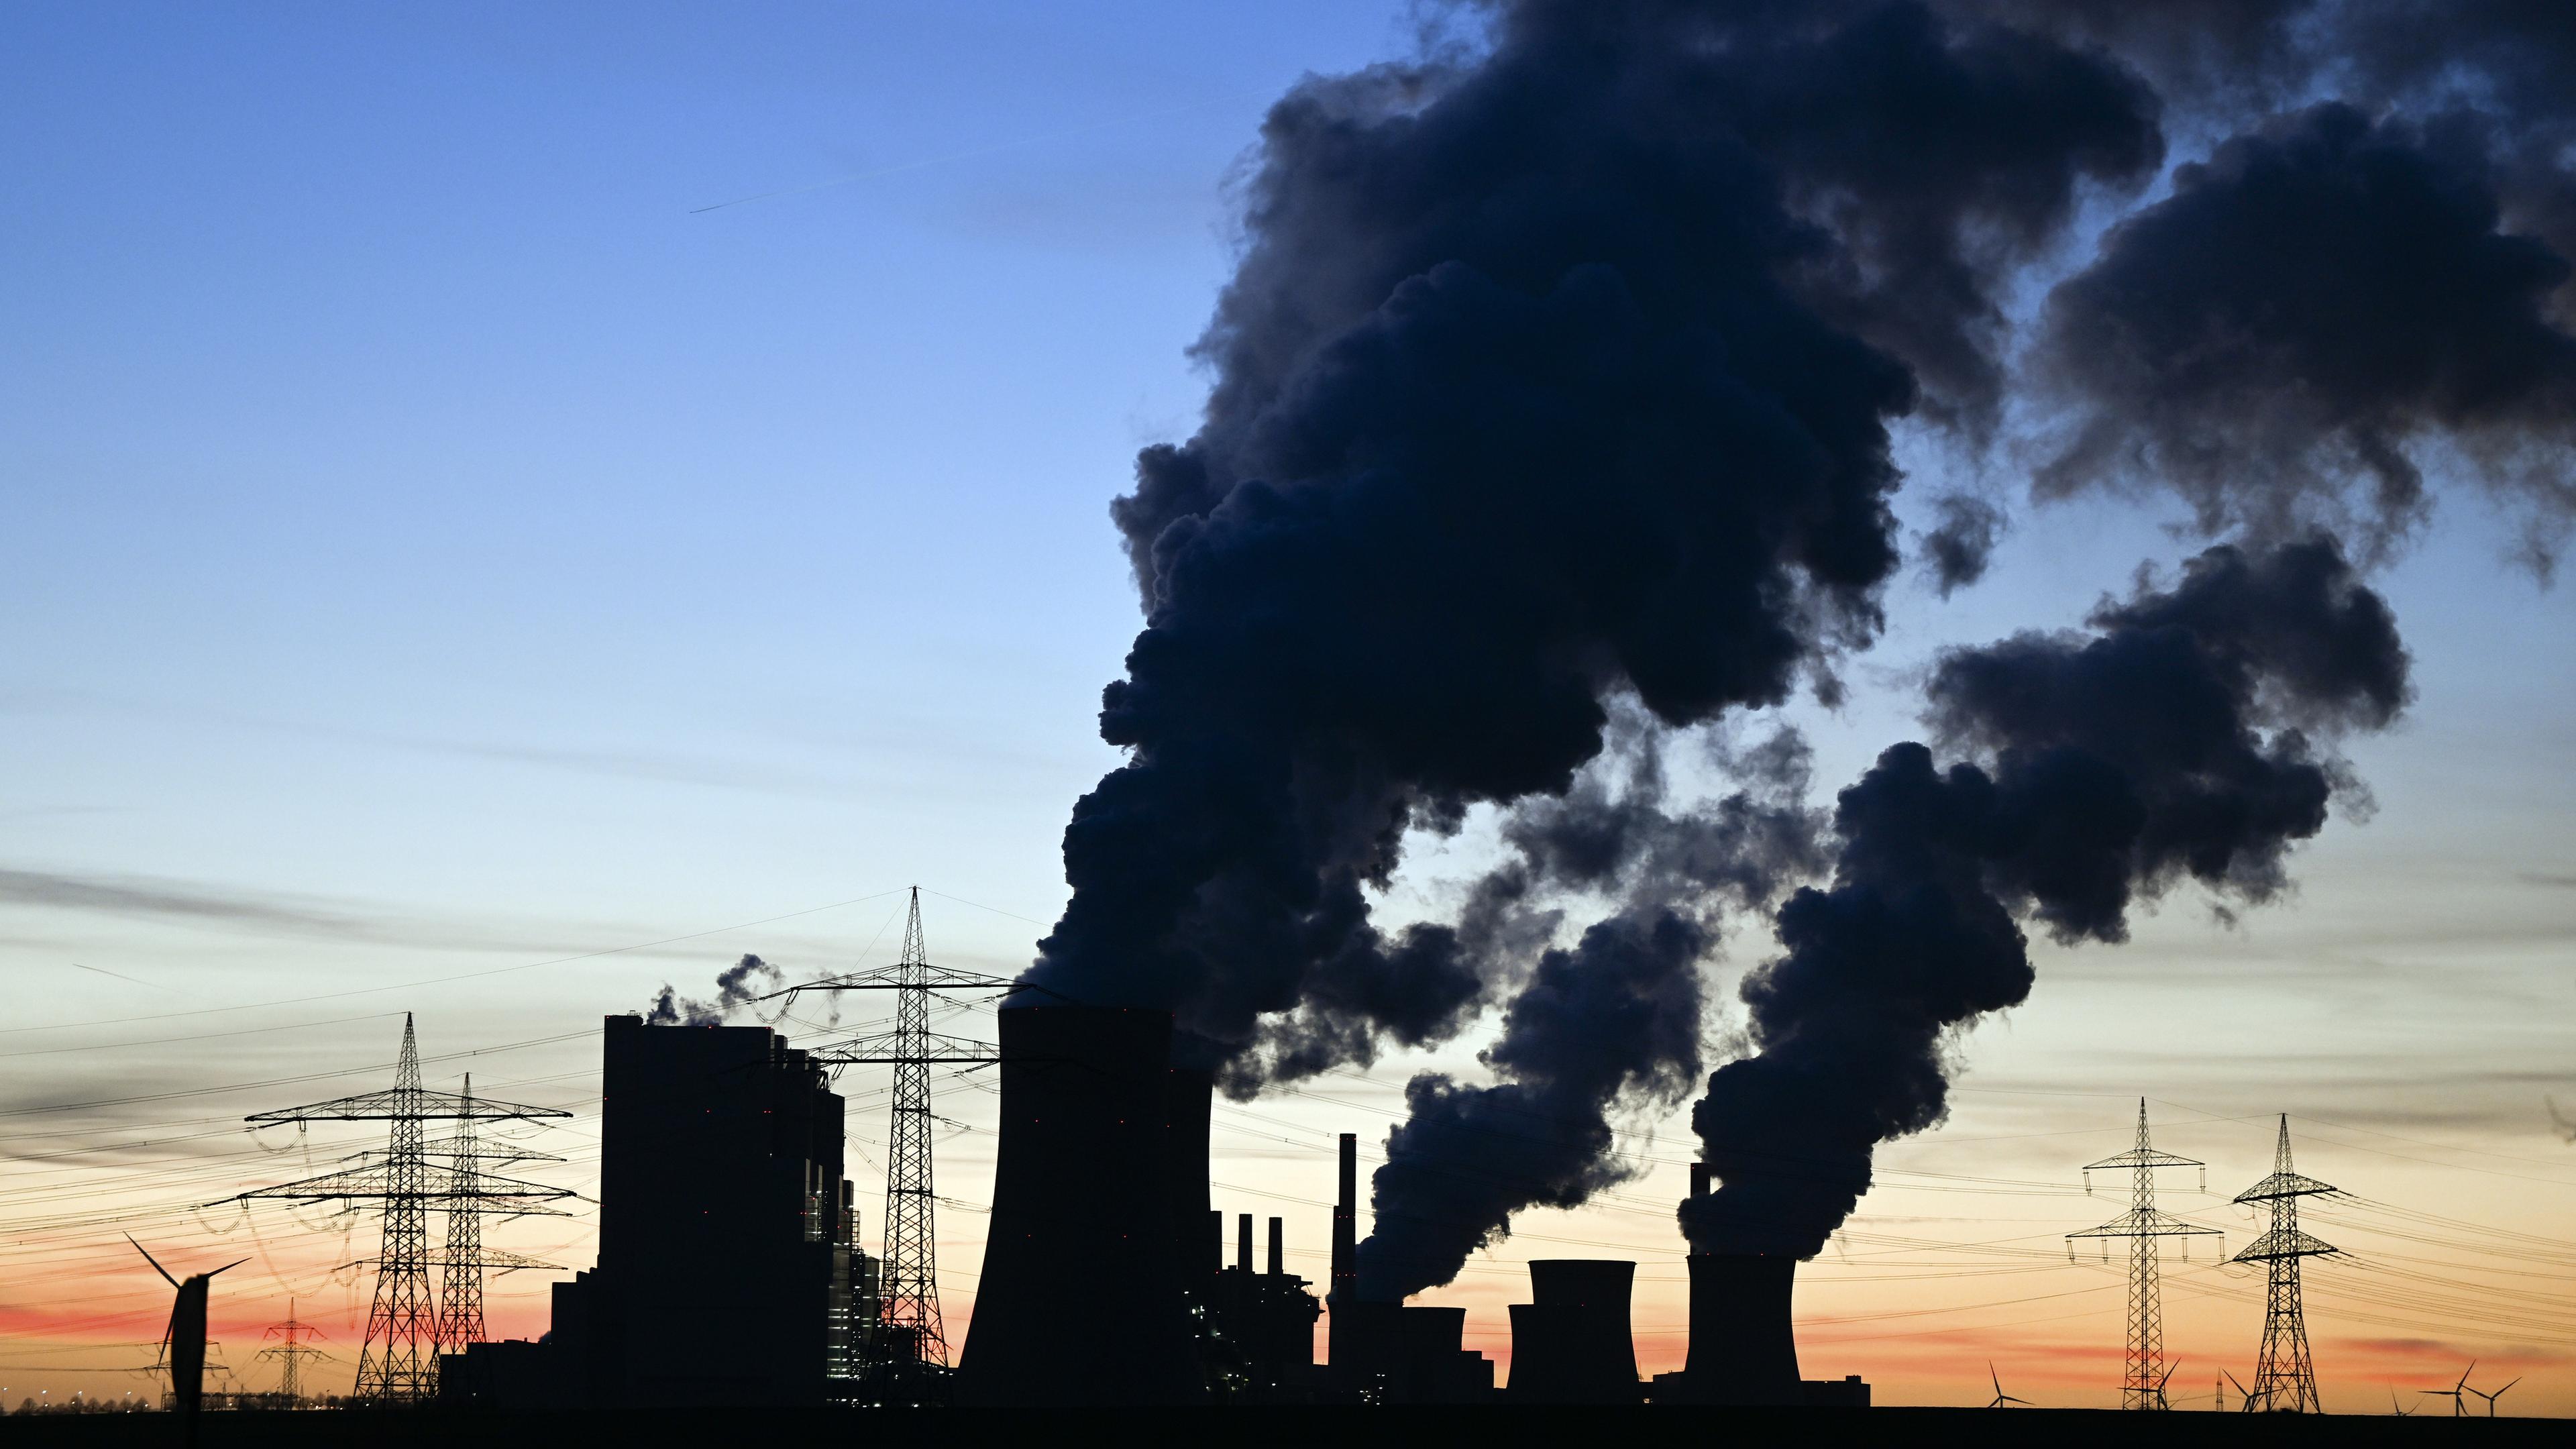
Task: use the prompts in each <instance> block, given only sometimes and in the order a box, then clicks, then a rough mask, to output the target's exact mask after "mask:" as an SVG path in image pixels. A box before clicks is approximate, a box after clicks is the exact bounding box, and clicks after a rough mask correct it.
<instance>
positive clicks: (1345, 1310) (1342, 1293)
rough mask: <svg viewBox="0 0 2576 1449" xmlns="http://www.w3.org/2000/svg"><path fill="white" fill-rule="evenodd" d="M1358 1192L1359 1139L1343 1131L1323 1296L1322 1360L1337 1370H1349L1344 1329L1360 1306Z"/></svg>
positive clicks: (1347, 1348) (1347, 1338)
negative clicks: (1330, 1273)
mask: <svg viewBox="0 0 2576 1449" xmlns="http://www.w3.org/2000/svg"><path fill="white" fill-rule="evenodd" d="M1359 1193H1360V1138H1359V1134H1358V1133H1356V1132H1345V1133H1343V1134H1342V1157H1341V1195H1340V1196H1339V1197H1336V1198H1334V1199H1333V1282H1332V1287H1331V1289H1330V1290H1329V1291H1328V1292H1327V1293H1326V1294H1325V1295H1324V1311H1325V1312H1327V1313H1329V1314H1330V1315H1332V1316H1331V1317H1330V1318H1328V1319H1327V1320H1325V1323H1324V1358H1325V1361H1326V1362H1328V1363H1331V1364H1333V1365H1335V1366H1336V1367H1348V1366H1349V1364H1350V1352H1351V1350H1352V1349H1353V1348H1354V1347H1356V1345H1355V1344H1353V1343H1352V1342H1351V1340H1350V1335H1349V1334H1348V1333H1347V1332H1346V1331H1345V1329H1346V1328H1347V1326H1348V1324H1349V1321H1350V1318H1351V1316H1352V1310H1353V1309H1354V1308H1355V1307H1356V1305H1357V1304H1358V1303H1359V1276H1360V1268H1359V1235H1358V1232H1357V1228H1358V1226H1359Z"/></svg>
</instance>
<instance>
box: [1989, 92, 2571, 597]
mask: <svg viewBox="0 0 2576 1449" xmlns="http://www.w3.org/2000/svg"><path fill="white" fill-rule="evenodd" d="M2489 141H2490V136H2489V128H2488V127H2487V125H2486V124H2485V123H2483V122H2481V121H2478V120H2476V119H2474V118H2471V117H2467V116H2452V117H2448V118H2446V119H2445V120H2443V121H2442V122H2440V123H2438V124H2435V125H2431V126H2418V125H2415V124H2411V123H2408V122H2405V121H2402V120H2382V121H2378V122H2373V121H2372V120H2371V119H2370V118H2369V117H2368V116H2366V115H2364V114H2363V113H2362V112H2360V111H2358V110H2356V109H2354V108H2352V107H2350V106H2347V105H2343V104H2339V103H2330V104H2325V105H2320V106H2316V107H2314V108H2312V109H2309V110H2306V111H2302V112H2299V113H2297V114H2295V115H2291V116H2286V117H2283V118H2280V119H2279V120H2277V121H2275V122H2272V123H2269V124H2267V125H2266V126H2265V127H2264V128H2263V129H2262V130H2260V131H2258V132H2255V133H2252V134H2248V135H2243V136H2239V137H2237V138H2235V139H2233V140H2230V141H2228V142H2227V143H2226V144H2225V145H2223V146H2221V147H2220V148H2219V149H2218V151H2217V153H2216V154H2215V155H2214V156H2212V157H2211V158H2210V160H2209V161H2208V162H2206V163H2203V164H2195V165H2191V166H2186V167H2184V168H2182V170H2181V172H2180V173H2179V174H2178V175H2177V176H2176V179H2175V188H2174V195H2173V196H2172V197H2171V198H2170V199H2168V200H2166V201H2163V202H2160V203H2158V204H2157V205H2155V206H2152V207H2149V208H2148V209H2146V210H2145V211H2143V212H2141V213H2139V214H2138V215H2136V216H2134V217H2131V218H2130V219H2128V220H2127V221H2124V222H2122V223H2121V224H2120V225H2119V226H2118V227H2117V228H2115V229H2114V230H2113V231H2112V233H2111V235H2110V237H2109V238H2108V239H2107V240H2106V241H2105V243H2104V245H2103V251H2102V255H2101V258H2100V259H2099V260H2098V261H2096V262H2095V263H2094V264H2093V265H2092V266H2091V267H2090V268H2089V269H2087V270H2086V271H2084V272H2083V273H2082V274H2080V275H2078V276H2076V277H2074V278H2072V279H2070V280H2069V281H2067V282H2066V283H2064V284H2063V285H2061V286H2060V287H2059V288H2058V289H2057V291H2056V293H2055V294H2054V296H2053V297H2052V298H2051V299H2050V302H2049V306H2048V315H2047V320H2046V332H2045V335H2044V337H2043V339H2042V344H2041V345H2042V350H2043V355H2044V363H2045V366H2046V369H2047V373H2048V375H2049V376H2050V377H2051V378H2052V379H2053V381H2054V383H2055V384H2056V386H2058V387H2059V388H2060V389H2062V390H2063V391H2065V392H2067V393H2071V394H2072V395H2073V396H2074V397H2076V398H2077V399H2078V400H2079V402H2078V415H2079V417H2080V419H2081V420H2080V422H2078V423H2077V424H2076V425H2075V426H2074V428H2073V431H2072V434H2071V436H2070V437H2069V438H2068V440H2067V441H2066V442H2065V443H2064V444H2063V446H2062V447H2061V448H2060V450H2059V451H2058V452H2057V454H2056V455H2055V456H2054V457H2053V458H2052V459H2051V460H2050V461H2049V462H2048V463H2047V464H2046V465H2045V466H2044V467H2043V468H2042V469H2041V470H2040V472H2039V474H2038V478H2037V486H2038V488H2039V490H2040V491H2041V492H2042V493H2043V494H2056V495H2063V494H2066V493H2068V492H2072V491H2074V490H2076V489H2078V488H2081V487H2085V486H2088V485H2094V484H2100V483H2105V482H2109V483H2127V484H2132V485H2135V484H2140V483H2161V484H2164V485H2167V486H2170V487H2173V488H2175V489H2177V490H2179V491H2180V492H2181V493H2182V494H2183V496H2184V497H2186V498H2187V499H2189V500H2190V502H2191V505H2192V507H2193V510H2194V512H2195V514H2196V515H2197V518H2198V521H2199V523H2200V525H2201V526H2202V527H2203V528H2204V529H2207V530H2209V531H2211V532H2218V531H2221V530H2225V529H2228V528H2230V527H2238V526H2241V527H2245V528H2250V529H2252V530H2254V531H2255V532H2257V533H2258V534H2265V535H2270V536H2276V537H2277V536H2282V535H2285V534H2291V533H2295V532H2296V531H2299V530H2300V529H2303V528H2305V527H2307V526H2310V525H2312V524H2314V523H2316V522H2319V521H2328V522H2332V521H2336V520H2337V519H2338V516H2339V515H2340V514H2341V513H2342V512H2344V511H2345V510H2344V509H2343V508H2342V507H2341V505H2343V504H2344V503H2345V501H2346V494H2347V493H2348V492H2351V491H2353V483H2354V481H2355V480H2363V481H2364V483H2365V487H2364V489H2363V490H2361V491H2363V492H2364V493H2365V494H2366V496H2365V497H2363V498H2361V499H2359V500H2354V503H2353V508H2352V510H2351V511H2353V512H2355V513H2357V514H2358V516H2359V517H2360V518H2361V519H2362V520H2363V522H2364V523H2365V524H2366V525H2367V527H2368V528H2369V529H2370V531H2371V533H2372V535H2373V536H2374V538H2375V539H2376V540H2377V541H2378V543H2379V544H2380V546H2382V547H2384V546H2385V544H2386V543H2387V542H2389V541H2391V540H2393V539H2394V538H2396V537H2397V536H2400V535H2402V534H2403V533H2405V532H2406V531H2407V530H2408V529H2409V528H2410V527H2412V526H2413V525H2414V524H2415V523H2416V522H2417V521H2418V520H2419V519H2420V518H2421V516H2422V515H2423V513H2424V510H2425V508H2426V506H2427V501H2428V500H2427V498H2426V496H2425V484H2424V475H2423V465H2422V462H2421V459H2422V458H2423V457H2424V454H2425V451H2426V445H2428V444H2431V443H2435V442H2439V443H2441V444H2443V445H2446V446H2447V447H2449V448H2451V449H2454V450H2458V451H2460V452H2464V453H2465V454H2466V455H2467V456H2468V457H2469V458H2470V459H2471V460H2472V461H2473V463H2474V465H2475V466H2474V468H2473V469H2472V471H2473V472H2474V475H2475V476H2476V477H2477V478H2479V479H2480V480H2482V481H2484V482H2485V483H2487V484H2488V485H2489V486H2491V487H2493V488H2495V489H2497V490H2499V491H2502V492H2505V493H2508V494H2512V495H2514V496H2516V497H2518V498H2519V499H2520V500H2522V501H2523V502H2524V503H2525V504H2527V505H2531V506H2532V507H2533V509H2534V512H2533V521H2534V522H2535V524H2536V525H2538V528H2539V531H2538V532H2537V533H2536V534H2535V539H2536V540H2537V541H2538V542H2539V543H2540V547H2539V548H2538V549H2536V550H2535V551H2536V552H2545V551H2546V546H2547V540H2549V539H2550V538H2551V537H2553V536H2554V534H2555V533H2556V532H2557V531H2558V530H2560V529H2562V528H2563V526H2564V524H2565V521H2566V519H2567V517H2568V515H2569V513H2570V512H2571V511H2576V468H2571V465H2570V464H2569V462H2568V457H2569V454H2568V451H2567V450H2568V446H2569V444H2571V443H2576V337H2571V336H2569V335H2568V334H2567V333H2566V332H2565V331H2563V330H2561V328H2560V327H2559V326H2558V325H2557V323H2556V322H2555V321H2554V320H2553V319H2552V317H2551V315H2550V310H2549V309H2550V301H2551V298H2552V296H2553V295H2554V294H2555V293H2556V292H2557V291H2558V290H2559V289H2560V287H2561V285H2562V284H2563V283H2564V282H2565V281H2566V280H2567V278H2568V275H2569V271H2570V269H2569V266H2568V263H2567V261H2566V260H2565V259H2564V258H2563V257H2561V256H2560V255H2559V254H2558V253H2557V252H2556V251H2554V250H2552V249H2551V248H2550V246H2549V245H2548V244H2547V243H2545V242H2543V241H2541V240H2539V239H2538V238H2536V237H2531V236H2520V235H2513V234H2510V233H2506V232H2504V231H2501V230H2499V226H2500V215H2499V209H2498V201H2497V198H2496V194H2495V191H2494V188H2493V186H2492V185H2491V181H2490V175H2489V167H2488V164H2487V161H2486V159H2485V158H2486V154H2487V149H2488V145H2489Z"/></svg>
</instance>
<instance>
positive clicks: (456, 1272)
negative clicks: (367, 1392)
mask: <svg viewBox="0 0 2576 1449" xmlns="http://www.w3.org/2000/svg"><path fill="white" fill-rule="evenodd" d="M459 1096H460V1100H461V1101H462V1102H463V1103H464V1106H465V1111H464V1113H463V1115H461V1116H459V1117H458V1118H457V1119H456V1130H455V1131H454V1132H453V1133H450V1134H449V1135H448V1136H447V1137H445V1138H442V1139H440V1140H438V1141H435V1142H426V1143H423V1144H421V1149H420V1151H421V1156H423V1157H425V1158H439V1157H444V1158H446V1159H447V1164H448V1166H447V1183H448V1190H447V1192H446V1194H445V1200H444V1202H443V1203H442V1204H441V1206H442V1207H443V1208H444V1209H445V1210H446V1213H447V1241H446V1243H445V1244H444V1245H442V1246H441V1247H439V1248H437V1249H435V1250H433V1251H432V1252H431V1254H430V1258H431V1260H432V1261H433V1262H435V1263H436V1264H437V1265H438V1325H437V1341H438V1347H439V1348H440V1349H442V1350H446V1351H449V1352H459V1353H461V1352H463V1351H464V1348H465V1345H467V1344H469V1343H481V1342H483V1336H484V1327H483V1275H484V1273H485V1272H486V1271H487V1270H489V1269H493V1268H498V1269H500V1270H501V1271H502V1272H504V1273H512V1272H516V1271H518V1270H519V1269H521V1268H558V1267H559V1265H557V1264H554V1263H545V1262H540V1261H538V1260H537V1259H535V1258H531V1257H529V1256H527V1255H526V1254H524V1253H512V1252H507V1251H505V1250H503V1249H500V1248H487V1247H485V1246H484V1245H483V1219H484V1217H485V1216H486V1215H487V1214H490V1213H494V1212H506V1213H508V1214H509V1215H511V1216H513V1217H518V1216H525V1215H528V1214H530V1213H548V1214H551V1213H552V1211H553V1210H552V1209H549V1208H540V1207H537V1206H535V1205H534V1204H532V1203H530V1202H528V1201H527V1200H525V1199H523V1198H521V1197H519V1196H517V1195H515V1194H512V1195H508V1196H503V1197H498V1198H496V1197H493V1196H492V1195H490V1194H489V1193H488V1192H487V1191H486V1189H487V1188H490V1187H494V1186H499V1187H502V1188H505V1189H506V1188H507V1187H509V1186H511V1185H512V1184H510V1182H509V1180H508V1179H506V1178H492V1177H487V1176H486V1175H485V1173H484V1168H485V1167H486V1166H489V1165H500V1164H507V1163H518V1162H561V1161H563V1159H562V1158H560V1157H555V1156H552V1155H550V1154H547V1153H543V1152H531V1151H529V1150H527V1149H526V1148H523V1147H518V1146H515V1145H504V1146H503V1147H502V1148H501V1150H500V1152H499V1154H498V1155H497V1156H496V1155H494V1154H492V1153H491V1152H490V1151H489V1150H488V1149H487V1148H486V1147H485V1146H484V1144H483V1141H482V1136H481V1134H480V1133H478V1132H477V1131H476V1130H475V1125H474V1124H475V1113H474V1110H473V1109H474V1074H473V1073H471V1072H468V1073H466V1074H465V1090H464V1091H463V1092H462V1093H460V1094H459Z"/></svg>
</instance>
